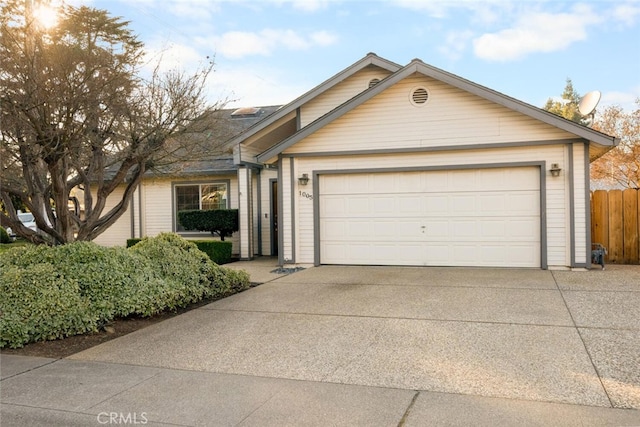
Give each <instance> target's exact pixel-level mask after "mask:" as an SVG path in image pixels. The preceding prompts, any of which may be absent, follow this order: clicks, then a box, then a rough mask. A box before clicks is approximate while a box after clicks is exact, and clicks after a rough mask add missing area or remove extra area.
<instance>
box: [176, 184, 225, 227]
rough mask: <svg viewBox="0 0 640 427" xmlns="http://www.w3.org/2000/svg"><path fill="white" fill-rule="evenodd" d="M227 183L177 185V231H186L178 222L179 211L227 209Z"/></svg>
mask: <svg viewBox="0 0 640 427" xmlns="http://www.w3.org/2000/svg"><path fill="white" fill-rule="evenodd" d="M228 207H229V206H228V198H227V184H224V183H212V184H189V185H182V184H181V185H176V186H175V215H174V217H175V221H176V231H185V230H184V228H183V227H182V225H180V223H179V222H178V212H180V211H187V210H195V209H200V210H215V209H227V208H228Z"/></svg>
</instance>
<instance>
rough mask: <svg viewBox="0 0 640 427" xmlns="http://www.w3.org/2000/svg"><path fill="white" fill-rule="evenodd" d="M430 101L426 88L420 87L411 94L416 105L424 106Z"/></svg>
mask: <svg viewBox="0 0 640 427" xmlns="http://www.w3.org/2000/svg"><path fill="white" fill-rule="evenodd" d="M428 100H429V92H428V91H427V89H426V88H423V87H419V88H416V89H414V90H413V92H412V93H411V102H412V103H413V104H414V105H423V104H426V102H427V101H428Z"/></svg>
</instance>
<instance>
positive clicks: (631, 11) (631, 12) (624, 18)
mask: <svg viewBox="0 0 640 427" xmlns="http://www.w3.org/2000/svg"><path fill="white" fill-rule="evenodd" d="M611 17H612V18H613V19H614V20H616V21H620V22H622V23H623V24H625V25H626V26H629V27H631V26H633V25H634V24H635V23H636V20H637V19H638V18H640V5H639V4H638V3H625V4H617V5H616V6H615V7H614V8H613V10H612V11H611Z"/></svg>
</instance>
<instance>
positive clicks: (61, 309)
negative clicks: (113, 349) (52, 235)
mask: <svg viewBox="0 0 640 427" xmlns="http://www.w3.org/2000/svg"><path fill="white" fill-rule="evenodd" d="M0 295H2V297H1V298H0V313H2V315H1V316H0V347H6V346H9V347H12V348H16V347H22V346H23V345H24V344H26V343H28V342H32V341H40V340H52V339H57V338H64V337H66V336H69V335H76V334H81V333H85V332H89V331H93V330H96V326H97V323H96V320H95V317H94V316H92V315H91V309H90V303H89V301H88V300H87V299H86V298H84V297H83V296H82V295H81V293H80V292H79V286H78V282H77V280H75V279H73V278H71V277H66V276H64V275H63V274H61V273H60V272H59V271H57V270H56V268H55V267H54V266H53V265H50V264H33V265H30V266H28V267H26V268H20V267H11V268H2V270H1V271H0Z"/></svg>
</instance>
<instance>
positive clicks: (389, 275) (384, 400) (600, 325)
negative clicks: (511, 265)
mask: <svg viewBox="0 0 640 427" xmlns="http://www.w3.org/2000/svg"><path fill="white" fill-rule="evenodd" d="M242 265H243V264H241V263H239V264H238V265H237V266H236V267H241V266H242ZM259 265H260V264H255V266H256V267H257V266H259ZM244 266H245V267H247V269H248V270H249V271H250V272H251V268H250V267H249V266H250V264H244ZM269 268H271V266H269ZM256 271H257V270H256ZM256 274H258V273H256ZM252 277H253V275H252ZM268 280H271V281H270V282H268V283H264V284H262V285H260V286H258V287H256V288H253V289H251V290H249V291H246V292H243V293H241V294H238V295H235V296H232V297H229V298H226V299H224V300H221V301H218V302H215V303H213V304H210V305H207V306H205V307H202V308H200V309H196V310H193V311H191V312H188V313H186V314H183V315H181V316H178V317H175V318H172V319H170V320H167V321H165V322H162V323H160V324H157V325H154V326H151V327H149V328H146V329H143V330H140V331H137V332H135V333H133V334H130V335H127V336H125V337H122V338H118V339H116V340H113V341H110V342H107V343H105V344H103V345H100V346H98V347H94V348H92V349H89V350H87V351H84V352H82V353H79V354H76V355H74V356H72V357H70V358H68V359H67V360H64V361H59V362H57V363H58V364H60V363H63V365H59V368H65V366H66V367H67V369H71V366H82V367H85V366H89V367H91V366H93V367H94V368H95V367H100V369H106V368H104V367H105V366H115V365H118V366H126V367H127V369H133V368H134V367H141V368H137V370H135V372H136V373H137V375H141V377H140V378H138V379H137V380H135V381H133V383H132V385H130V386H128V387H129V388H126V387H125V389H126V390H127V391H126V393H124V394H120V393H117V394H115V395H114V397H112V400H110V401H109V400H105V399H103V401H102V406H100V405H98V406H95V405H94V406H91V408H92V409H93V410H97V409H96V408H104V409H105V410H106V409H107V408H109V407H111V408H113V407H122V404H123V402H124V401H120V403H119V404H118V403H117V402H118V399H125V396H127V393H129V397H127V398H126V399H127V400H126V402H128V403H127V405H129V406H126V405H125V407H128V408H129V411H131V410H132V409H135V407H136V406H135V405H134V404H132V402H137V405H138V406H137V407H138V408H140V407H143V408H147V410H148V411H157V413H158V414H163V415H157V418H156V419H157V420H158V421H163V422H170V423H178V424H181V425H209V423H207V422H206V421H204V418H202V417H204V416H206V415H203V414H207V408H208V410H209V411H212V410H213V411H214V412H215V411H222V412H224V410H222V409H221V407H222V406H224V405H240V406H239V407H241V406H242V405H246V407H245V409H246V410H245V412H246V413H243V415H242V416H240V415H238V414H236V415H235V418H234V417H232V416H230V415H229V418H224V416H223V415H222V414H221V413H219V414H218V416H219V417H221V418H219V421H221V424H220V425H237V424H239V423H240V422H244V424H246V425H294V424H298V425H323V424H324V425H330V424H333V425H433V424H438V425H442V424H445V425H468V424H469V423H473V424H475V425H513V424H514V423H515V422H518V423H519V424H522V425H549V424H556V425H558V424H560V425H606V424H616V425H640V411H638V410H637V409H640V319H639V318H638V309H639V307H640V267H637V266H608V269H607V270H605V271H599V270H592V271H590V272H568V271H562V272H557V271H556V272H550V271H541V270H528V269H522V270H521V269H514V270H512V269H464V268H404V267H402V268H400V267H398V268H394V267H336V266H322V267H316V268H310V269H307V270H304V271H299V272H296V273H294V274H290V275H284V276H282V275H278V276H273V275H272V276H269V277H268ZM64 363H66V364H68V365H64ZM55 364H56V363H53V365H55ZM74 364H75V365H74ZM78 364H79V365H78ZM114 364H115V365H114ZM47 366H51V365H47ZM45 368H46V366H45ZM120 369H124V368H120ZM140 369H146V370H147V371H141V370H140ZM35 372H37V371H35ZM123 375H124V374H123ZM127 375H132V374H131V373H128V374H127ZM178 377H179V378H181V379H180V380H178ZM15 378H19V376H18V377H15ZM161 378H162V379H161ZM10 379H13V378H10ZM33 381H34V384H35V381H36V379H35V377H34V379H33ZM7 384H10V383H6V382H3V385H7ZM232 384H233V385H232ZM123 387H124V386H123ZM212 389H213V390H216V392H215V393H214V394H216V396H217V397H215V396H214V397H211V396H209V397H207V399H206V401H207V402H208V405H209V406H206V407H201V408H200V407H199V406H198V408H199V409H197V410H196V409H194V410H193V411H192V412H186V410H185V409H184V407H185V406H184V405H187V406H186V407H189V405H192V406H193V405H194V403H193V402H194V401H195V400H194V399H196V400H197V396H198V395H199V393H205V392H206V391H207V390H208V391H209V392H211V390H212ZM131 390H136V394H135V396H137V397H136V398H134V396H131V395H130V394H131V393H132V391H131ZM225 390H233V391H234V394H235V393H239V395H237V396H235V397H234V399H236V400H233V401H229V400H228V399H227V400H225V401H224V402H226V403H221V401H220V399H221V397H220V393H222V394H224V393H225ZM238 390H241V391H240V392H238ZM249 390H250V391H249ZM3 391H4V390H3ZM243 393H244V395H243ZM249 395H250V396H254V397H255V399H256V400H255V401H253V400H251V399H249V401H247V400H245V398H247V399H248V397H247V396H249ZM118 396H119V397H118ZM143 396H147V398H146V399H145V398H144V397H143ZM149 396H155V398H154V399H151V398H150V397H149ZM256 396H257V397H256ZM181 398H184V399H186V400H185V401H184V402H182V400H181ZM16 399H18V398H16ZM113 399H115V400H113ZM176 399H177V401H176ZM18 400H19V399H18ZM105 402H110V403H109V405H111V406H109V405H107V404H106V403H105ZM181 402H182V403H181ZM189 402H191V403H189ZM365 402H366V403H365ZM3 403H7V404H13V405H15V404H16V401H13V400H12V398H11V395H10V396H9V397H8V398H7V397H6V393H5V396H3ZM203 404H204V403H203ZM118 405H120V406H118ZM132 405H133V406H132ZM172 405H173V410H170V409H169V408H171V407H172ZM210 405H214V406H216V405H217V406H216V408H213V407H212V406H210ZM251 405H253V406H251ZM53 406H55V405H53ZM176 406H180V407H181V408H183V410H182V411H180V410H178V408H176ZM196 406H197V405H196ZM634 408H635V410H634ZM14 409H15V408H14ZM236 409H237V408H236ZM629 409H631V410H629ZM238 410H239V409H238ZM232 412H233V411H232ZM196 413H197V414H199V415H198V416H197V417H196V416H195V415H194V414H196ZM276 414H277V415H276ZM190 415H191V416H190ZM225 416H226V415H225ZM194 417H195V418H194ZM198 417H200V418H198ZM243 417H244V418H243ZM222 420H228V422H226V421H225V422H222ZM243 420H244V421H243ZM294 420H295V422H294ZM560 420H562V421H561V422H559V421H560ZM187 421H188V422H187ZM328 421H329V422H328ZM342 421H344V422H342ZM371 421H374V423H373V424H371ZM210 425H218V424H217V423H212V424H210Z"/></svg>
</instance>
